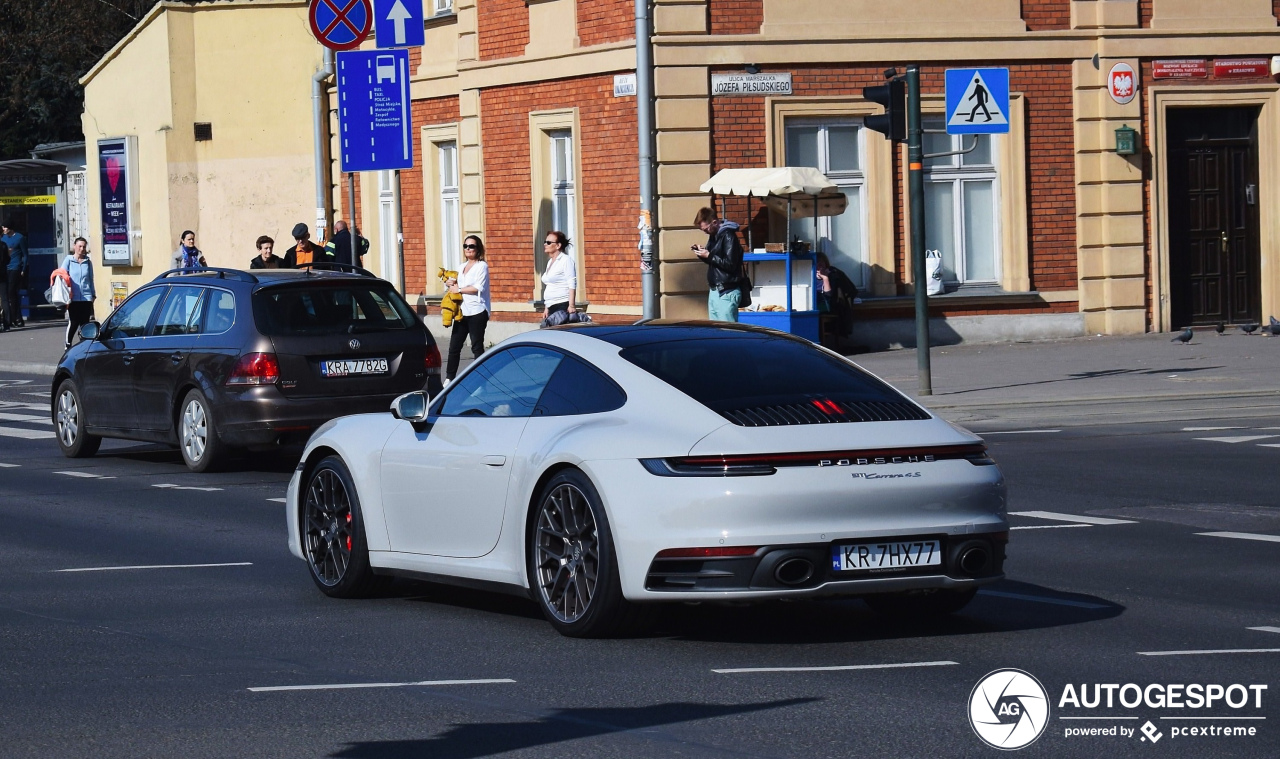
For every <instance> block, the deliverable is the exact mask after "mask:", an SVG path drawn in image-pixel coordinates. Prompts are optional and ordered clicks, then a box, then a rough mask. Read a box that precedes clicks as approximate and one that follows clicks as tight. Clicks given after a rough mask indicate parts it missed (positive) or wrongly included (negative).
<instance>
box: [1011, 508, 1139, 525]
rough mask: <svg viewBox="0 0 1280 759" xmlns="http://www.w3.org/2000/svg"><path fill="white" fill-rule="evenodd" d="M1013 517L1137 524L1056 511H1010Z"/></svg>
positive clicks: (1086, 522) (1124, 520)
mask: <svg viewBox="0 0 1280 759" xmlns="http://www.w3.org/2000/svg"><path fill="white" fill-rule="evenodd" d="M1009 516H1011V517H1035V518H1036V519H1054V520H1057V521H1059V522H1079V523H1080V524H1137V522H1135V521H1133V520H1132V519H1109V518H1107V517H1084V516H1080V515H1078V514H1059V513H1058V512H1056V511H1010V512H1009Z"/></svg>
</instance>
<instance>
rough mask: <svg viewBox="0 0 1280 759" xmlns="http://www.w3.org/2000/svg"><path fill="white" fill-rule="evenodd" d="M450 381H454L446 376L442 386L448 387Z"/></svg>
mask: <svg viewBox="0 0 1280 759" xmlns="http://www.w3.org/2000/svg"><path fill="white" fill-rule="evenodd" d="M450 382H453V380H451V379H449V378H448V377H445V378H444V384H442V385H441V387H448V386H449V383H450Z"/></svg>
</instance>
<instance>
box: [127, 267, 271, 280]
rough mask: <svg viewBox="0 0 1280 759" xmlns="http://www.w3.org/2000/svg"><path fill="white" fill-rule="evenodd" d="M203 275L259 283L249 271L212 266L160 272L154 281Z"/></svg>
mask: <svg viewBox="0 0 1280 759" xmlns="http://www.w3.org/2000/svg"><path fill="white" fill-rule="evenodd" d="M201 274H217V275H218V279H234V280H238V281H240V282H257V281H258V278H257V277H255V276H253V275H252V274H250V273H249V272H247V271H241V270H239V269H219V268H216V267H212V266H202V267H200V268H198V269H197V268H191V269H170V270H168V271H162V272H160V273H159V274H157V275H156V278H155V279H154V280H152V281H153V282H154V281H156V280H161V279H164V278H166V277H185V276H196V275H201Z"/></svg>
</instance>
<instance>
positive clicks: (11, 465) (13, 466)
mask: <svg viewBox="0 0 1280 759" xmlns="http://www.w3.org/2000/svg"><path fill="white" fill-rule="evenodd" d="M20 466H22V465H21V464H0V469H17V468H18V467H20Z"/></svg>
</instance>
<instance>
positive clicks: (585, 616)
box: [526, 469, 656, 638]
mask: <svg viewBox="0 0 1280 759" xmlns="http://www.w3.org/2000/svg"><path fill="white" fill-rule="evenodd" d="M527 549H528V550H527V551H526V556H527V565H528V574H529V588H530V593H531V595H532V596H533V600H534V602H535V603H537V604H538V607H539V608H540V609H542V613H543V615H544V616H545V617H546V618H547V621H549V622H550V623H551V626H552V627H554V628H555V629H556V630H558V631H559V632H560V633H561V634H562V635H566V636H568V637H571V638H603V637H609V636H615V635H623V634H634V633H636V632H640V631H642V630H643V629H644V628H645V627H647V625H648V624H649V623H650V622H651V621H652V619H653V616H654V613H655V612H656V609H655V607H653V606H651V605H644V604H635V603H632V602H630V601H627V600H626V598H624V597H623V595H622V583H621V580H620V579H619V576H618V557H617V553H616V551H615V550H614V547H613V534H612V532H611V531H610V529H609V518H608V516H607V515H606V514H605V511H604V507H603V506H602V505H601V499H600V495H599V493H597V492H596V489H595V487H594V486H593V485H592V484H591V480H590V479H588V478H587V476H586V475H585V474H583V473H582V472H580V471H578V470H576V469H566V470H564V471H562V472H560V473H559V474H557V475H556V476H555V477H553V478H551V480H550V481H549V482H547V484H546V485H545V486H544V487H543V488H542V491H541V492H540V493H539V494H538V498H537V500H536V501H535V502H534V508H533V511H532V513H531V515H530V520H529V529H528V543H527ZM592 575H594V578H593V577H592ZM571 590H572V593H571Z"/></svg>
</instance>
